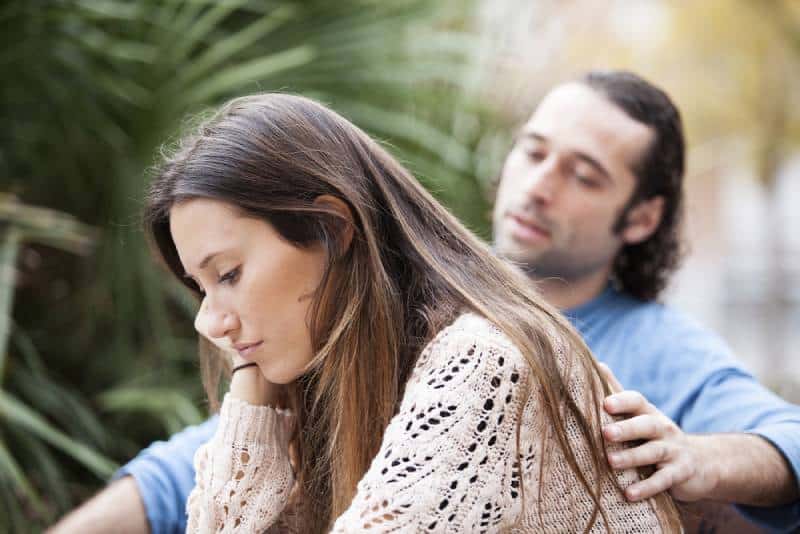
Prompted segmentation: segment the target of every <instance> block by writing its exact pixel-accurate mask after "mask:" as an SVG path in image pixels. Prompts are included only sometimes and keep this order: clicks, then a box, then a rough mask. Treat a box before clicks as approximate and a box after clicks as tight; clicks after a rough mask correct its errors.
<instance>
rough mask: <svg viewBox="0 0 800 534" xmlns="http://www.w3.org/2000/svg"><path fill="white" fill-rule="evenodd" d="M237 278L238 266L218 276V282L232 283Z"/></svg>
mask: <svg viewBox="0 0 800 534" xmlns="http://www.w3.org/2000/svg"><path fill="white" fill-rule="evenodd" d="M238 278H239V267H236V268H235V269H231V270H230V271H228V272H227V273H225V274H223V275H222V276H220V277H219V283H220V284H233V283H234V282H236V280H237V279H238Z"/></svg>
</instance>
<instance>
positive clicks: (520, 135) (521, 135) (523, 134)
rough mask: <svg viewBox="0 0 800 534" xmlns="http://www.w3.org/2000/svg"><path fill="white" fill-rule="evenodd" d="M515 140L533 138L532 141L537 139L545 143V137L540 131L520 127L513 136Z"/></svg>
mask: <svg viewBox="0 0 800 534" xmlns="http://www.w3.org/2000/svg"><path fill="white" fill-rule="evenodd" d="M514 138H515V141H520V140H522V139H533V140H534V141H539V142H540V143H546V142H547V138H546V137H545V136H543V135H542V134H540V133H537V132H534V131H532V130H525V129H522V130H520V131H519V132H517V135H515V136H514Z"/></svg>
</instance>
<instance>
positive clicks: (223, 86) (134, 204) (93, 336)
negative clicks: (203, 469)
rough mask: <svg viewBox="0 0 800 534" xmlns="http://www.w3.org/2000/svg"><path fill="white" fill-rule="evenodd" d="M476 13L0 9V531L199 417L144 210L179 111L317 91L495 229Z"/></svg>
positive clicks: (491, 121)
mask: <svg viewBox="0 0 800 534" xmlns="http://www.w3.org/2000/svg"><path fill="white" fill-rule="evenodd" d="M469 9H471V3H470V2H465V1H458V2H454V1H453V2H446V1H445V2H437V3H431V2H420V1H416V0H381V1H377V0H376V1H368V0H360V1H356V0H340V1H337V2H330V1H313V0H312V1H289V0H286V1H246V0H223V1H210V0H164V1H156V0H141V1H138V2H127V1H121V0H97V1H95V0H62V1H57V2H56V1H36V0H11V1H9V2H5V3H4V4H3V6H2V7H0V72H2V78H1V79H0V96H2V98H0V193H3V195H2V196H0V243H1V244H2V249H0V262H1V263H0V273H2V276H0V356H2V358H0V363H1V364H0V425H1V426H0V532H9V531H14V532H28V531H39V530H41V528H42V527H43V526H44V525H47V524H49V523H51V522H52V521H53V520H54V519H55V518H57V517H58V516H60V515H61V514H63V513H64V512H65V511H66V510H68V509H69V508H71V507H72V506H74V505H75V504H77V503H78V502H80V501H81V500H83V499H85V498H87V497H88V496H89V495H90V494H91V493H93V492H94V491H96V490H97V489H98V488H99V487H100V486H101V485H102V484H103V483H104V482H105V481H106V480H107V478H108V477H109V476H110V475H111V474H112V472H113V471H114V469H115V468H116V467H117V466H118V465H120V464H121V463H123V462H125V461H126V460H127V459H129V458H130V457H132V455H134V454H135V453H136V452H137V451H138V450H140V449H141V448H142V447H143V446H144V445H146V444H148V443H149V442H151V441H152V440H154V439H160V438H164V437H165V436H167V435H168V434H169V433H172V432H175V431H176V430H178V429H180V428H182V427H183V426H185V425H187V424H192V423H197V422H199V421H201V420H203V418H204V417H205V416H206V410H205V407H204V406H205V405H204V402H203V394H202V391H201V387H200V383H199V378H198V369H197V365H196V358H195V354H196V339H195V336H194V334H193V331H192V328H191V320H190V318H191V317H192V316H193V314H194V303H193V302H192V301H191V300H190V299H189V298H188V296H187V295H186V294H185V293H184V292H183V291H182V290H181V289H180V288H179V287H178V285H177V284H176V283H174V282H173V281H172V280H170V278H169V277H167V276H165V275H164V273H163V272H162V271H161V270H160V269H159V268H158V267H157V266H156V264H155V263H154V262H153V261H152V259H151V257H150V255H149V253H148V251H147V249H146V247H145V245H144V241H143V236H142V233H141V230H140V226H139V222H138V216H139V211H140V208H141V202H142V196H143V195H142V192H143V189H144V187H145V185H146V183H147V169H148V167H149V166H150V165H151V164H152V163H153V162H154V161H156V159H157V156H158V152H159V147H160V146H162V145H163V144H164V143H165V142H166V141H168V140H169V139H172V138H174V137H175V136H176V135H177V134H178V133H179V132H180V128H181V126H182V125H183V124H186V117H187V114H194V113H199V112H202V111H204V110H207V109H208V108H209V107H213V106H215V105H217V104H219V103H220V102H222V101H224V100H225V99H227V98H229V97H232V96H236V95H242V94H247V93H252V92H257V91H275V90H279V91H289V92H295V93H301V94H305V95H308V96H311V97H313V98H316V99H319V100H321V101H323V102H325V103H327V104H329V105H331V106H332V107H333V108H334V109H336V110H338V111H339V112H341V113H342V114H344V115H345V116H347V117H348V118H350V119H351V120H353V121H354V122H355V123H356V124H358V125H360V126H361V127H363V128H364V129H366V130H367V131H368V132H370V133H371V134H372V135H374V136H375V137H377V138H379V139H380V140H382V141H383V142H385V143H386V144H387V145H388V146H389V148H390V150H391V151H392V152H393V153H394V154H395V155H396V156H397V157H399V158H400V159H401V161H403V162H404V163H405V164H407V165H408V166H409V167H410V168H411V169H412V170H413V171H414V172H415V173H416V175H417V176H418V177H419V178H420V180H421V181H422V182H423V183H424V184H425V185H426V186H427V187H429V188H430V189H431V190H432V191H433V192H434V194H436V195H437V196H438V197H439V198H440V199H442V200H443V201H444V202H445V203H446V204H447V205H448V206H450V207H451V209H453V211H454V212H455V213H456V214H457V215H458V216H459V217H461V218H462V220H464V221H466V222H467V223H468V224H469V225H470V226H471V227H472V228H473V229H474V230H476V231H477V232H479V233H480V234H482V235H484V236H486V235H487V228H488V223H489V220H488V217H487V213H488V204H487V201H486V198H485V194H484V189H485V187H484V185H485V182H486V181H487V180H488V179H489V178H490V177H491V175H492V173H493V171H495V170H496V168H497V166H498V157H499V155H501V154H502V151H503V150H504V149H505V147H506V146H507V143H508V135H507V133H505V132H507V131H508V129H507V128H500V127H499V125H500V122H501V121H498V119H497V118H496V117H495V116H494V115H492V114H491V113H490V112H489V111H487V109H486V106H484V105H483V103H482V102H481V99H480V98H478V97H477V96H476V95H475V94H474V93H473V91H472V88H471V87H470V65H471V64H472V61H473V59H472V58H473V57H474V56H475V54H474V53H473V52H474V50H473V48H474V47H475V42H474V39H473V38H472V37H470V34H469V33H468V32H466V31H465V30H464V28H465V26H466V25H467V24H466V23H465V21H466V20H467V14H468V13H469ZM478 148H480V150H476V149H478ZM478 153H480V154H482V156H476V154H478ZM476 177H477V178H476ZM44 208H46V209H44ZM12 310H13V313H12Z"/></svg>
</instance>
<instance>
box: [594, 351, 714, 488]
mask: <svg viewBox="0 0 800 534" xmlns="http://www.w3.org/2000/svg"><path fill="white" fill-rule="evenodd" d="M601 369H602V370H603V373H604V376H605V378H606V380H607V381H608V382H609V385H611V389H612V390H614V391H617V392H618V393H614V394H612V395H609V396H608V397H606V398H605V400H604V402H603V407H604V408H605V410H606V412H608V413H609V414H611V415H624V416H627V417H628V418H627V419H625V420H622V421H617V422H616V423H613V424H610V425H606V426H605V427H603V436H604V437H605V438H606V440H608V441H610V442H617V443H622V442H628V441H638V442H641V441H644V443H640V444H637V445H636V446H634V447H631V448H629V449H623V450H618V451H610V452H609V454H608V462H609V463H610V464H611V466H612V467H613V468H614V469H627V468H636V467H642V466H654V467H655V469H656V471H655V473H653V474H652V475H651V476H650V477H649V478H647V479H645V480H642V481H640V482H637V483H635V484H631V485H630V486H629V487H628V488H627V489H626V490H625V496H626V497H627V498H628V500H630V501H638V500H641V499H647V498H649V497H652V496H653V495H656V494H658V493H661V492H662V491H669V492H670V493H671V494H672V496H673V497H674V498H676V499H678V500H681V501H697V500H701V499H705V498H707V496H708V495H710V494H711V493H713V491H714V488H715V486H716V483H717V481H716V477H715V475H714V473H713V472H712V471H711V470H710V469H709V465H711V462H707V461H705V459H704V458H703V455H702V451H703V447H699V446H698V445H699V444H698V443H695V442H694V440H695V439H697V437H696V436H691V435H688V434H686V433H684V432H683V431H682V430H681V429H680V428H679V427H678V425H676V424H675V423H674V422H673V421H672V420H671V419H670V418H669V417H667V416H666V415H664V414H663V413H661V412H660V411H659V410H658V409H657V408H656V407H655V406H653V405H652V404H650V403H649V402H648V401H647V399H645V398H644V396H643V395H642V394H641V393H639V392H638V391H624V389H623V387H622V384H620V383H619V382H618V381H617V379H616V377H614V375H613V374H612V373H611V370H610V369H609V368H608V367H607V366H604V365H601Z"/></svg>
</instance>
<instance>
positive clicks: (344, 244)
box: [314, 195, 354, 255]
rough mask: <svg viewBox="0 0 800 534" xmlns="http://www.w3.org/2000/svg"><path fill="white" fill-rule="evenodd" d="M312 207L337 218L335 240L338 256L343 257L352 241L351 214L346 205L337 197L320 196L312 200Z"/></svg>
mask: <svg viewBox="0 0 800 534" xmlns="http://www.w3.org/2000/svg"><path fill="white" fill-rule="evenodd" d="M314 206H316V207H318V208H322V209H324V210H325V211H328V212H332V213H333V214H335V215H336V216H337V218H338V221H337V222H338V223H339V224H338V226H337V228H336V239H337V241H338V245H339V254H340V255H343V254H344V253H345V252H347V250H348V249H349V248H350V243H351V242H352V241H353V229H354V225H353V214H352V213H351V212H350V208H349V207H348V206H347V203H346V202H345V201H344V200H342V199H341V198H339V197H335V196H333V195H320V196H318V197H317V198H315V199H314Z"/></svg>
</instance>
